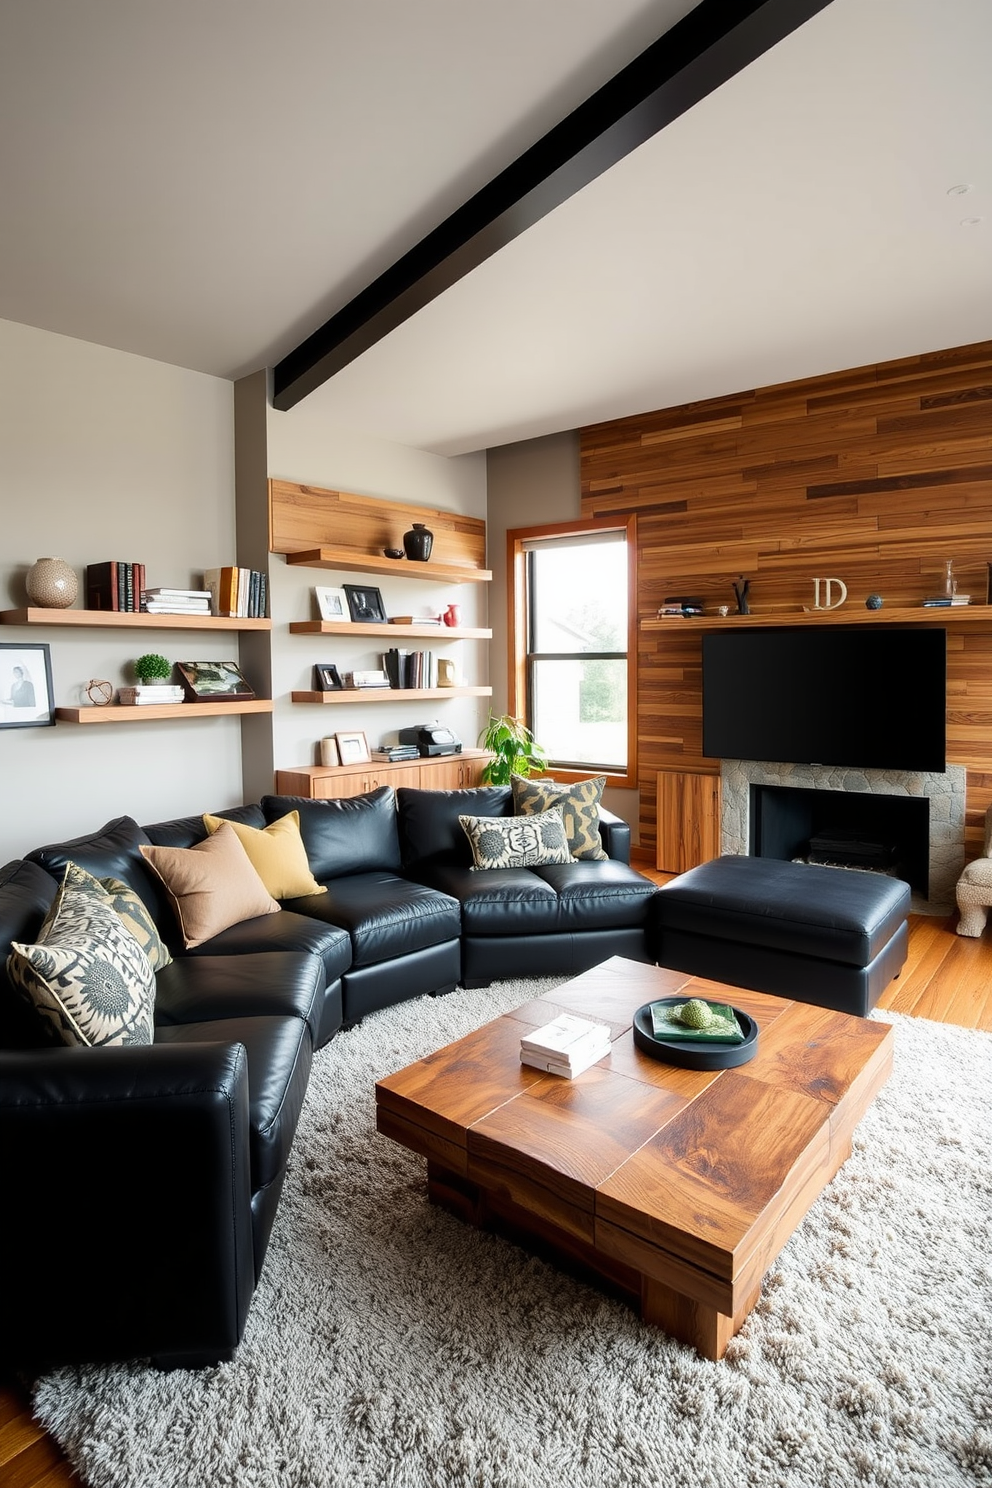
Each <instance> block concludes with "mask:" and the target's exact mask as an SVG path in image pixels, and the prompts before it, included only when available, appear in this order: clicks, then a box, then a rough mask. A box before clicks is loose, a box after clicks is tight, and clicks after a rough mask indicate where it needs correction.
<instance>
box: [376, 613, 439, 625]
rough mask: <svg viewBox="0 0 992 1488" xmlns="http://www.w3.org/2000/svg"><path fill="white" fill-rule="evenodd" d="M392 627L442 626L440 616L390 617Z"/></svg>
mask: <svg viewBox="0 0 992 1488" xmlns="http://www.w3.org/2000/svg"><path fill="white" fill-rule="evenodd" d="M389 623H390V625H442V626H443V624H444V621H443V620H442V618H441V616H440V615H390V617H389Z"/></svg>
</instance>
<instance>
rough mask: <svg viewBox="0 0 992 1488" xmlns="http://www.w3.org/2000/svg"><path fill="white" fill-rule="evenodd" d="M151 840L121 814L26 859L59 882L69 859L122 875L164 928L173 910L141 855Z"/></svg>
mask: <svg viewBox="0 0 992 1488" xmlns="http://www.w3.org/2000/svg"><path fill="white" fill-rule="evenodd" d="M148 842H149V838H148V837H147V836H146V835H145V832H144V830H143V829H142V828H141V827H139V826H138V823H137V822H136V821H135V820H134V819H133V818H132V817H130V816H118V817H115V818H114V819H113V821H109V822H107V823H106V824H105V825H104V826H102V827H101V828H100V830H99V831H98V832H89V833H87V835H86V836H85V837H71V838H69V839H68V841H66V842H52V843H49V844H48V845H47V846H46V847H36V848H35V849H34V851H33V852H29V853H28V854H27V859H28V861H29V862H31V863H37V864H39V866H40V867H42V868H44V869H45V871H46V873H50V874H51V875H52V877H53V878H54V879H55V881H56V882H57V883H61V882H62V879H63V876H64V874H65V868H66V864H67V863H78V864H79V866H80V868H85V869H86V872H87V873H92V875H93V877H94V878H119V879H121V880H122V882H124V883H126V884H127V885H128V887H129V888H131V889H134V891H135V893H136V894H137V895H138V897H139V898H140V899H141V901H142V903H143V904H145V905H146V906H147V908H148V911H149V913H150V914H151V917H152V919H153V920H154V921H155V923H156V925H157V926H158V927H159V929H160V930H163V931H165V930H166V929H167V928H168V927H169V926H171V924H172V923H173V917H172V910H171V909H170V907H169V901H168V898H167V896H166V892H165V889H164V888H163V887H162V884H161V882H160V880H159V879H158V878H157V877H156V875H155V874H154V873H153V872H152V871H151V869H150V868H149V867H148V864H147V863H146V862H145V860H144V858H143V857H142V856H141V844H142V843H145V844H146V845H147V844H148Z"/></svg>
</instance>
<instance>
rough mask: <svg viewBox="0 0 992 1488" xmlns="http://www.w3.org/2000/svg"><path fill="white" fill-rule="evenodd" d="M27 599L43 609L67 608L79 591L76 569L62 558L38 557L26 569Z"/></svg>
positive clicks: (73, 601)
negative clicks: (35, 561)
mask: <svg viewBox="0 0 992 1488" xmlns="http://www.w3.org/2000/svg"><path fill="white" fill-rule="evenodd" d="M27 590H28V599H29V600H30V601H31V603H32V604H33V605H37V606H38V607H39V608H40V609H43V610H67V609H68V608H69V606H70V605H71V604H74V603H75V600H76V595H77V594H78V593H79V582H78V580H77V578H76V571H75V569H74V568H72V567H71V565H70V564H68V563H66V561H65V559H64V558H39V559H38V561H37V563H33V564H32V565H31V567H30V568H29V569H28V576H27Z"/></svg>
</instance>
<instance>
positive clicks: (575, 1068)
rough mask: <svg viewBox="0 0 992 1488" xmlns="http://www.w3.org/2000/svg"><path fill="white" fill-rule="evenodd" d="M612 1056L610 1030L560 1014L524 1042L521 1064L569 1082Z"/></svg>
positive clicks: (529, 1035)
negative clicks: (601, 1060) (563, 1076)
mask: <svg viewBox="0 0 992 1488" xmlns="http://www.w3.org/2000/svg"><path fill="white" fill-rule="evenodd" d="M609 1052H610V1030H609V1028H608V1027H607V1026H606V1024H604V1023H593V1022H591V1021H590V1020H589V1019H588V1018H578V1017H576V1016H575V1014H574V1013H559V1015H558V1017H557V1018H555V1019H554V1021H553V1022H552V1023H545V1024H544V1026H543V1027H542V1028H535V1029H534V1030H533V1031H532V1032H531V1033H526V1034H524V1036H523V1038H521V1040H520V1063H521V1064H527V1065H530V1067H531V1068H532V1069H539V1070H544V1071H545V1072H546V1073H547V1074H550V1075H565V1076H566V1078H568V1079H569V1080H571V1079H574V1078H575V1076H576V1075H581V1073H582V1071H583V1070H587V1069H588V1068H589V1066H590V1065H591V1064H595V1063H596V1062H597V1060H599V1059H604V1058H605V1057H606V1055H607V1054H609Z"/></svg>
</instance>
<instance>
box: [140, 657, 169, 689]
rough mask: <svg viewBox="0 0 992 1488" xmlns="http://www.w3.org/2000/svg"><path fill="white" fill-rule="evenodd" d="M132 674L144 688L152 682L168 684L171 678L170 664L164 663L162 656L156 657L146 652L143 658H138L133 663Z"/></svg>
mask: <svg viewBox="0 0 992 1488" xmlns="http://www.w3.org/2000/svg"><path fill="white" fill-rule="evenodd" d="M134 672H135V676H136V677H137V679H138V681H139V682H140V683H141V684H142V685H143V686H145V687H148V686H150V684H151V683H153V682H168V680H169V678H170V677H171V676H172V662H171V661H166V659H165V657H164V656H158V655H157V654H156V653H155V652H154V651H148V652H146V653H145V655H144V656H139V657H138V659H137V661H136V662H135V663H134Z"/></svg>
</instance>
